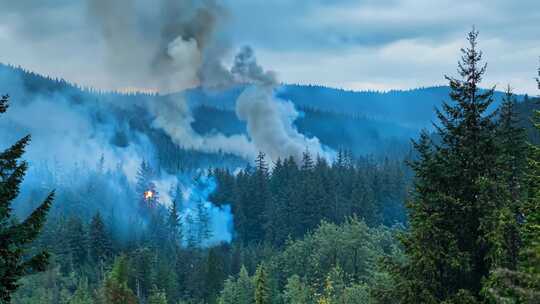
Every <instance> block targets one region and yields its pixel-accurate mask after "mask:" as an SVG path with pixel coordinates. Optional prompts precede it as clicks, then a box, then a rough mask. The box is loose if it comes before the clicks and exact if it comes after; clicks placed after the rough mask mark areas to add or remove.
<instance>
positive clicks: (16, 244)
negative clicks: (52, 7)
mask: <svg viewBox="0 0 540 304" xmlns="http://www.w3.org/2000/svg"><path fill="white" fill-rule="evenodd" d="M128 2H129V1H128ZM156 3H157V4H156V6H157V7H159V8H160V9H161V10H162V11H163V12H161V13H160V14H162V15H159V16H160V18H154V19H152V18H151V17H155V16H153V14H155V13H156V12H155V10H153V8H152V9H151V8H150V7H147V6H146V5H147V4H142V3H139V4H138V6H137V5H134V6H133V7H131V6H129V5H125V6H123V5H118V4H117V2H110V3H109V2H107V1H96V2H95V3H92V5H89V7H88V8H87V9H88V15H87V16H86V17H87V18H88V20H90V21H92V22H94V23H95V25H96V26H95V27H96V28H97V29H96V33H94V34H95V35H96V36H95V37H101V38H102V39H103V41H102V40H99V41H100V43H103V44H104V45H105V46H106V48H105V49H106V50H104V53H105V54H106V55H107V56H106V60H105V61H107V62H108V64H109V68H110V71H109V72H110V76H111V80H110V81H111V82H113V83H117V82H118V83H122V84H124V82H126V83H128V84H136V85H141V84H142V85H143V86H141V87H140V88H139V87H133V88H132V87H125V88H123V89H119V90H117V91H115V90H99V89H94V88H91V87H81V86H79V85H77V84H75V83H71V82H69V81H68V80H64V79H58V78H52V77H48V76H44V75H41V74H38V73H36V72H33V71H31V70H26V69H24V68H21V67H15V66H12V65H6V64H0V93H4V92H5V93H6V94H7V93H9V96H8V95H5V96H3V97H2V98H1V99H0V114H1V116H0V133H2V136H1V137H0V150H2V151H1V152H0V303H20V304H26V303H43V304H53V303H54V304H56V303H62V304H125V303H128V304H132V303H133V304H135V303H140V304H188V303H190V304H195V303H197V304H198V303H201V304H202V303H209V304H394V303H403V304H413V303H426V304H436V303H443V304H458V303H459V304H462V303H465V304H488V303H489V304H491V303H505V304H506V303H508V304H509V303H514V304H521V303H539V302H540V135H539V134H540V133H539V129H540V99H539V98H538V97H535V96H532V95H531V96H529V95H525V94H516V93H514V92H513V89H512V88H511V87H510V86H508V87H506V88H504V87H495V86H494V87H490V86H489V85H487V84H485V83H486V81H485V79H486V78H487V75H489V73H490V70H489V69H488V68H487V64H486V63H485V62H486V59H485V57H484V54H483V53H482V51H481V50H480V45H479V32H478V31H476V29H475V28H473V29H472V31H470V32H469V33H468V35H467V39H466V46H465V47H464V48H463V49H461V57H459V59H458V65H457V73H450V74H449V75H448V76H445V78H444V79H445V80H446V82H447V85H436V86H431V87H419V88H415V89H408V90H386V91H385V90H366V91H354V90H345V89H338V88H332V87H328V86H323V85H305V84H286V83H283V82H282V80H281V78H279V77H278V73H276V72H274V71H272V70H266V69H265V68H263V67H262V65H261V64H260V63H259V61H258V60H257V57H256V56H255V52H254V50H253V49H252V47H250V46H249V45H248V46H243V47H241V48H240V49H239V50H238V51H237V53H236V54H235V55H234V57H232V58H228V57H227V56H228V55H230V54H229V53H232V50H231V49H230V47H229V46H228V45H229V44H230V43H231V41H228V39H230V37H228V35H225V34H224V33H222V32H221V30H222V29H220V26H221V25H224V23H223V22H224V21H223V20H222V19H226V18H224V17H225V16H226V15H227V13H228V12H226V11H225V10H222V9H223V7H221V5H220V4H218V3H217V2H215V1H212V0H205V1H201V2H200V3H198V4H194V3H192V1H180V2H179V3H181V4H178V3H177V5H174V1H157V2H156ZM59 5H60V4H59ZM23 6H24V5H23ZM61 6H62V5H60V7H61ZM141 8H143V9H147V11H146V12H145V13H144V14H141V15H139V14H140V12H139V11H138V10H140V9H141ZM131 10H132V11H131ZM126 12H128V13H129V12H131V13H133V14H132V15H133V16H132V15H130V14H126ZM0 14H1V13H0ZM126 18H127V19H126ZM130 18H133V19H130ZM407 18H408V17H407ZM179 20H180V21H181V22H180V21H179ZM1 25H2V23H0V39H2V37H1V35H2V33H3V32H2V27H1ZM223 28H226V27H225V26H224V27H223ZM156 33H160V35H156ZM95 37H94V38H95ZM158 37H159V38H158ZM269 39H270V37H269ZM353 40H354V39H353ZM339 41H341V42H343V43H345V42H346V41H348V39H345V38H343V37H342V39H339ZM141 42H144V43H141ZM480 42H481V40H480ZM491 42H492V41H491ZM417 55H419V56H422V54H417ZM226 58H227V59H231V63H230V66H229V65H225V63H224V62H226V60H225V59H226ZM487 58H489V57H487ZM135 63H136V64H135ZM97 65H99V64H98V63H96V66H97ZM534 69H535V68H534V67H531V74H532V73H534ZM441 72H443V71H441ZM538 73H539V74H538V76H539V77H540V70H538ZM119 75H124V77H119ZM112 76H114V77H112ZM531 81H533V80H531ZM433 83H437V81H433ZM536 84H537V85H538V86H539V89H540V81H539V80H538V79H537V80H536ZM146 85H148V87H146ZM29 134H30V135H29ZM30 139H32V140H30Z"/></svg>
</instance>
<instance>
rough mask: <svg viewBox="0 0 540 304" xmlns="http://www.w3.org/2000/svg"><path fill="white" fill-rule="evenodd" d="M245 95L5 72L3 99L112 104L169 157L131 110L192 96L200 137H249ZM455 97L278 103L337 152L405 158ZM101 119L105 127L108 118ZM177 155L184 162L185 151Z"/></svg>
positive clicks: (168, 146)
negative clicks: (241, 106) (237, 108)
mask: <svg viewBox="0 0 540 304" xmlns="http://www.w3.org/2000/svg"><path fill="white" fill-rule="evenodd" d="M243 89H244V87H241V86H239V87H235V88H232V89H229V90H225V91H219V92H218V91H211V90H203V89H200V88H198V89H191V90H187V91H185V92H183V93H175V94H170V95H166V96H162V95H155V94H154V95H152V94H142V93H140V94H121V93H114V92H100V91H97V90H92V89H84V88H81V87H78V86H77V85H75V84H71V83H69V82H67V81H65V80H62V79H53V78H48V77H45V76H42V75H39V74H36V73H32V72H29V71H25V70H23V69H21V68H17V67H12V66H7V65H0V94H2V93H9V94H10V95H12V97H13V98H12V100H13V102H21V103H25V102H28V101H30V100H33V99H34V98H36V97H41V98H52V99H55V98H65V99H66V100H68V101H69V102H70V103H72V104H79V103H92V104H95V105H100V104H102V102H100V101H108V102H109V103H108V104H112V105H115V107H114V108H108V109H101V110H100V111H106V112H107V113H106V114H107V115H114V116H115V117H116V119H117V120H118V121H121V123H118V124H117V125H118V126H125V125H126V124H127V125H128V126H129V129H132V130H138V131H141V132H144V133H147V134H149V137H150V138H151V139H152V140H153V141H154V144H156V145H157V146H158V152H160V151H161V152H162V151H164V150H167V151H168V152H167V153H169V154H170V151H172V150H174V149H175V148H174V144H172V142H171V141H170V139H168V138H167V137H166V136H165V135H164V134H163V132H160V131H156V130H155V129H153V128H151V122H152V121H151V119H152V118H151V117H150V116H149V114H148V113H146V112H145V111H143V109H141V108H140V107H137V106H131V107H126V106H125V105H137V104H140V101H141V100H143V99H146V100H151V101H152V102H159V100H160V99H161V98H175V97H177V96H179V95H181V94H185V95H184V96H185V97H186V99H187V100H188V101H189V104H190V106H191V108H192V111H193V115H194V118H195V121H194V122H193V124H192V127H193V128H194V130H196V131H197V132H198V133H200V134H209V133H216V132H221V133H224V134H226V135H232V134H240V133H245V132H246V126H245V123H244V122H241V121H239V120H238V119H237V118H236V115H235V113H234V105H235V101H236V99H237V97H238V96H239V94H240V93H241V92H242V90H243ZM448 91H449V88H448V87H444V86H441V87H428V88H419V89H412V90H406V91H389V92H373V91H367V92H355V91H347V90H342V89H334V88H328V87H322V86H313V85H283V86H281V87H280V88H279V90H278V91H277V92H276V96H277V97H279V98H281V99H285V100H290V101H291V102H293V103H294V104H295V105H296V108H297V109H298V110H299V111H300V112H301V113H302V115H301V117H300V118H299V119H297V121H296V122H295V125H296V126H297V128H298V129H299V131H300V132H302V133H303V134H306V135H308V136H316V137H318V138H319V139H320V141H321V142H322V143H323V144H325V145H327V146H329V147H332V148H334V149H339V148H343V149H349V150H352V151H353V152H354V153H355V154H357V155H362V154H374V155H401V156H402V155H403V154H404V153H407V152H408V151H409V149H410V139H411V138H412V137H415V136H416V135H417V134H418V131H419V130H420V129H421V128H430V127H431V122H432V121H435V113H434V108H436V107H439V106H440V105H441V102H442V101H444V100H448V97H447V96H448ZM501 96H502V93H500V92H497V93H496V98H495V99H496V103H498V102H499V100H500V98H501ZM524 108H525V107H524ZM527 109H528V108H527ZM111 113H112V114H111ZM93 115H94V116H95V117H96V119H98V120H99V117H100V116H102V115H105V114H104V113H101V114H99V113H97V114H93ZM122 128H125V127H122ZM126 132H128V131H127V130H125V129H122V130H118V131H117V135H115V136H114V138H113V139H112V141H114V143H115V144H119V145H122V144H127V143H126V142H125V138H126V136H125V133H126ZM164 153H165V152H164ZM175 153H176V155H180V154H179V153H180V152H178V151H177V152H175ZM182 153H187V152H186V151H184V152H182ZM189 153H190V154H189V158H188V159H187V160H185V163H190V164H192V165H196V164H194V162H193V159H196V158H197V155H198V154H197V152H196V151H189ZM160 157H162V158H166V157H165V156H160ZM204 157H205V162H210V163H213V162H214V161H213V160H212V157H211V156H209V155H206V156H204ZM176 161H177V160H176ZM216 161H217V160H216ZM219 161H223V158H222V157H220V158H219Z"/></svg>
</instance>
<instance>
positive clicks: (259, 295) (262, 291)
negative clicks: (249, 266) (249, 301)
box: [255, 264, 271, 304]
mask: <svg viewBox="0 0 540 304" xmlns="http://www.w3.org/2000/svg"><path fill="white" fill-rule="evenodd" d="M270 300H271V299H270V287H269V285H268V274H267V273H266V269H265V267H264V265H262V264H261V265H259V267H257V271H256V272H255V304H270Z"/></svg>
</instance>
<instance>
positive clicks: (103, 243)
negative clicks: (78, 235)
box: [88, 211, 112, 267]
mask: <svg viewBox="0 0 540 304" xmlns="http://www.w3.org/2000/svg"><path fill="white" fill-rule="evenodd" d="M88 242H89V252H90V257H91V258H92V261H93V262H94V263H96V264H97V265H99V266H100V267H101V265H103V263H104V262H105V261H106V260H107V259H109V258H110V257H111V256H112V241H111V238H110V236H109V234H108V232H107V229H106V228H105V223H104V222H103V217H102V216H101V213H100V212H99V211H98V212H96V214H95V215H94V216H93V217H92V220H91V221H90V227H89V231H88Z"/></svg>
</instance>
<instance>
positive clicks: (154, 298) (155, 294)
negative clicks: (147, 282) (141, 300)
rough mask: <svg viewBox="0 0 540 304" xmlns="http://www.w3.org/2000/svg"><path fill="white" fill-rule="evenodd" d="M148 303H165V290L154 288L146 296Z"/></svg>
mask: <svg viewBox="0 0 540 304" xmlns="http://www.w3.org/2000/svg"><path fill="white" fill-rule="evenodd" d="M148 304H167V295H166V294H165V292H163V291H160V290H159V289H157V288H154V289H153V290H152V292H151V293H150V297H148Z"/></svg>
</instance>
